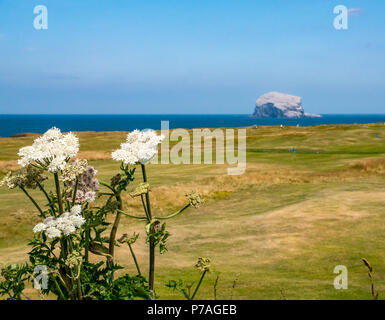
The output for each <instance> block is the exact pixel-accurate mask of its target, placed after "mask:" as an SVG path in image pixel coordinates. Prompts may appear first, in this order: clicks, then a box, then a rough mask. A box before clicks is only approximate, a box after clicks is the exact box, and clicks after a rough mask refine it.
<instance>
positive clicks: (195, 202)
mask: <svg viewBox="0 0 385 320" xmlns="http://www.w3.org/2000/svg"><path fill="white" fill-rule="evenodd" d="M186 197H187V199H188V201H189V202H190V205H191V206H193V207H194V208H198V207H199V206H200V205H201V204H202V203H203V202H204V200H203V199H202V197H201V195H200V194H199V193H196V192H195V191H192V192H190V193H188V194H186Z"/></svg>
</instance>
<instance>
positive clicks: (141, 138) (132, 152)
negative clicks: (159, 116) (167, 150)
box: [112, 130, 164, 165]
mask: <svg viewBox="0 0 385 320" xmlns="http://www.w3.org/2000/svg"><path fill="white" fill-rule="evenodd" d="M163 139H164V136H163V135H160V136H158V135H157V134H156V132H155V131H154V130H147V131H139V130H134V131H132V132H130V133H129V134H128V135H127V140H126V142H125V143H122V144H121V145H120V149H118V150H115V151H114V152H112V158H113V159H114V160H117V161H122V162H123V163H124V164H126V165H127V164H132V165H134V164H138V163H141V164H146V163H147V162H148V161H150V160H151V159H152V158H153V157H154V156H155V155H156V154H157V153H158V144H159V143H160V142H161V141H162V140H163Z"/></svg>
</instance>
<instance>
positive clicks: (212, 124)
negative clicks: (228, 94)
mask: <svg viewBox="0 0 385 320" xmlns="http://www.w3.org/2000/svg"><path fill="white" fill-rule="evenodd" d="M164 120H168V121H169V125H170V129H173V128H187V129H190V128H221V127H245V126H252V125H259V126H263V125H268V126H271V125H281V124H283V125H285V126H296V125H297V124H299V125H300V126H315V125H321V124H354V123H379V122H382V123H385V114H381V115H380V114H360V115H358V114H357V115H354V114H351V115H342V114H341V115H331V114H325V115H323V116H322V118H302V119H268V118H263V119H257V118H250V116H249V115H247V114H210V115H207V114H206V115H204V114H202V115H175V114H174V115H167V114H164V115H136V114H135V115H0V137H9V136H12V135H15V134H18V133H26V132H33V133H44V132H45V131H46V130H48V129H49V128H51V127H53V126H55V127H58V128H60V129H61V130H62V131H65V132H67V131H131V130H134V129H148V128H151V129H160V126H161V121H164Z"/></svg>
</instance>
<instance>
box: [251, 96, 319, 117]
mask: <svg viewBox="0 0 385 320" xmlns="http://www.w3.org/2000/svg"><path fill="white" fill-rule="evenodd" d="M252 117H254V118H305V117H321V116H319V115H316V114H309V113H305V111H304V110H303V108H302V98H301V97H297V96H293V95H290V94H285V93H280V92H269V93H266V94H264V95H262V96H260V97H259V98H258V99H257V102H256V106H255V110H254V113H253V115H252Z"/></svg>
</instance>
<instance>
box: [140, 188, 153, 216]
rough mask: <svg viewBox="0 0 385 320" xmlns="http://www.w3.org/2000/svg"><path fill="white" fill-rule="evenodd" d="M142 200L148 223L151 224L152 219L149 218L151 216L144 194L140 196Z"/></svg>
mask: <svg viewBox="0 0 385 320" xmlns="http://www.w3.org/2000/svg"><path fill="white" fill-rule="evenodd" d="M140 199H141V200H142V205H143V209H144V212H145V214H146V217H147V221H148V223H150V222H151V219H150V217H149V215H148V211H147V208H146V204H145V203H144V197H143V194H141V195H140Z"/></svg>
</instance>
